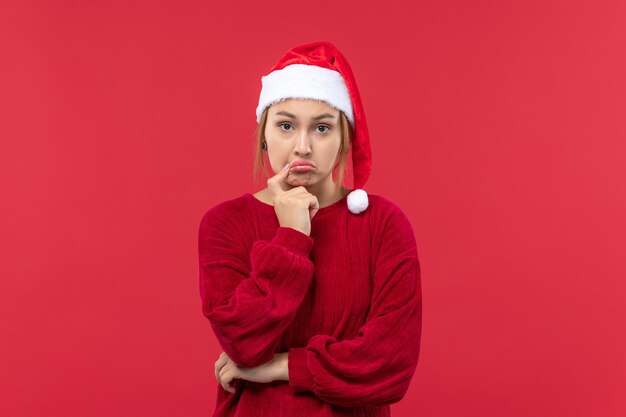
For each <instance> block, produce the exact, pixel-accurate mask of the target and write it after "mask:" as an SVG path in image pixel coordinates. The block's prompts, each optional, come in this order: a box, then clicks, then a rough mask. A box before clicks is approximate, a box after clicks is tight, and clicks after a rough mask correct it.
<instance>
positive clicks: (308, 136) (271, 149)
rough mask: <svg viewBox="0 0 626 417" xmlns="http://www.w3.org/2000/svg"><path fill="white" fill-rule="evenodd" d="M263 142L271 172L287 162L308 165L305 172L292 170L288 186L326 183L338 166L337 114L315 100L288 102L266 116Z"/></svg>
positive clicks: (282, 103)
mask: <svg viewBox="0 0 626 417" xmlns="http://www.w3.org/2000/svg"><path fill="white" fill-rule="evenodd" d="M265 140H266V141H267V152H268V156H269V160H270V164H271V166H272V170H273V171H274V172H275V173H276V172H278V171H279V170H280V169H281V168H282V167H283V166H284V165H285V164H286V163H287V162H289V163H290V164H291V163H292V162H294V161H296V160H304V161H308V162H311V163H312V164H313V168H312V169H309V170H305V171H298V170H296V169H291V170H290V172H289V175H288V177H287V183H289V184H291V185H293V186H294V187H297V186H301V185H302V186H312V185H315V184H317V183H320V182H321V181H323V180H325V179H326V178H328V177H329V175H330V181H332V175H331V173H332V171H333V168H334V167H335V164H336V162H337V157H338V155H339V148H340V146H341V129H340V119H339V110H337V109H335V108H333V107H331V106H329V105H328V104H326V103H324V102H321V101H317V100H303V99H288V100H285V101H281V102H278V103H275V104H274V105H272V106H271V107H270V108H269V110H268V114H267V123H266V125H265Z"/></svg>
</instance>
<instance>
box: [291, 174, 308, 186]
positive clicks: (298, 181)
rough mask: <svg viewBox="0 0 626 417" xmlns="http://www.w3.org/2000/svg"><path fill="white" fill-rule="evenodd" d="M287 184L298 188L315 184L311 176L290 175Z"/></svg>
mask: <svg viewBox="0 0 626 417" xmlns="http://www.w3.org/2000/svg"><path fill="white" fill-rule="evenodd" d="M286 181H287V184H289V185H293V186H294V187H299V186H309V185H314V184H315V178H313V176H312V175H300V174H290V175H289V176H288V177H287V179H286Z"/></svg>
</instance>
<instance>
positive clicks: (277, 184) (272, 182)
mask: <svg viewBox="0 0 626 417" xmlns="http://www.w3.org/2000/svg"><path fill="white" fill-rule="evenodd" d="M289 169H290V168H289V164H286V165H285V166H284V167H283V169H281V170H280V171H279V172H278V173H277V174H276V175H274V176H273V177H272V178H270V179H268V180H267V188H268V190H269V191H270V193H271V195H272V200H273V202H274V211H276V217H278V224H279V225H280V226H283V227H291V228H292V229H296V230H299V231H301V232H302V233H304V234H306V235H310V234H311V219H312V218H313V217H314V216H315V213H317V211H318V210H319V207H320V205H319V202H318V200H317V197H316V196H315V195H313V194H311V193H309V192H308V191H307V189H306V188H305V187H303V186H299V187H292V186H291V185H290V184H288V183H287V181H286V179H287V176H288V175H289Z"/></svg>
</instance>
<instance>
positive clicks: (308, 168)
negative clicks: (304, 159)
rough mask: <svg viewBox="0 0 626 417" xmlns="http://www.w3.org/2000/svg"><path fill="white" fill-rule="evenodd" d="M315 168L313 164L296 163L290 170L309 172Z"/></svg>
mask: <svg viewBox="0 0 626 417" xmlns="http://www.w3.org/2000/svg"><path fill="white" fill-rule="evenodd" d="M314 169H315V168H313V166H311V165H295V166H292V167H291V169H290V171H295V172H308V171H313V170H314Z"/></svg>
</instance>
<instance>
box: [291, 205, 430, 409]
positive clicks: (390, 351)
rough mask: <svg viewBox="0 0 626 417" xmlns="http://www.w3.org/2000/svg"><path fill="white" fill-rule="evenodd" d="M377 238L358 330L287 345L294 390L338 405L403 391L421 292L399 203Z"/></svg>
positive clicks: (397, 396)
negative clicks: (345, 336)
mask: <svg viewBox="0 0 626 417" xmlns="http://www.w3.org/2000/svg"><path fill="white" fill-rule="evenodd" d="M396 207H397V206H396ZM380 239H381V241H380V242H379V245H378V253H377V254H373V256H376V259H375V261H373V264H374V267H373V274H374V277H373V279H374V282H373V291H372V299H371V305H370V310H369V311H368V314H367V317H366V320H365V323H364V324H363V325H362V326H361V327H360V328H359V332H358V336H357V337H355V338H353V339H349V340H337V339H335V338H334V337H332V336H329V335H324V334H318V335H315V336H313V337H311V338H310V339H309V341H308V344H307V346H304V347H295V348H291V349H289V356H288V361H287V363H288V365H287V366H288V372H289V385H290V386H291V388H292V389H293V391H295V392H303V391H310V392H312V393H314V394H315V396H316V397H317V398H319V399H320V400H322V401H325V402H328V403H331V404H334V405H338V406H343V407H362V406H371V405H385V404H392V403H395V402H398V401H400V400H401V399H402V398H403V397H404V395H405V394H406V392H407V390H408V388H409V384H410V382H411V379H412V377H413V375H414V373H415V370H416V367H417V361H418V356H419V350H420V337H421V317H422V297H421V278H420V264H419V261H418V255H417V247H416V242H415V237H414V235H413V230H412V227H411V224H410V222H409V220H408V218H407V217H406V216H405V214H404V213H403V212H402V211H401V210H400V209H399V208H396V209H395V210H394V211H392V213H391V215H390V216H388V217H387V220H386V222H385V227H384V229H383V232H382V235H381V236H380Z"/></svg>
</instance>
